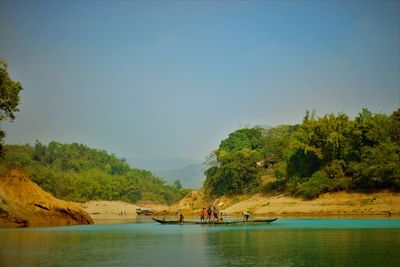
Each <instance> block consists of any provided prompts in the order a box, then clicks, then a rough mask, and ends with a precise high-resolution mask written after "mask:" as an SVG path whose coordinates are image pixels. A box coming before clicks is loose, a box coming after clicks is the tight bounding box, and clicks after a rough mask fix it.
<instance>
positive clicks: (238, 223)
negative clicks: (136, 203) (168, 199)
mask: <svg viewBox="0 0 400 267" xmlns="http://www.w3.org/2000/svg"><path fill="white" fill-rule="evenodd" d="M152 219H153V220H154V221H156V222H158V223H161V224H204V225H232V224H233V225H240V224H265V223H272V222H274V221H276V220H277V219H278V218H274V219H265V220H250V221H247V222H246V221H218V222H198V221H183V222H180V221H165V220H159V219H155V218H152Z"/></svg>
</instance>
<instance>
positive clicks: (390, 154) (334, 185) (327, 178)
mask: <svg viewBox="0 0 400 267" xmlns="http://www.w3.org/2000/svg"><path fill="white" fill-rule="evenodd" d="M399 141H400V109H398V110H396V111H394V112H393V114H391V115H390V116H388V115H386V114H380V113H378V114H372V113H371V112H370V111H369V110H368V109H363V110H362V111H361V112H360V113H359V114H358V116H357V117H356V118H355V119H354V120H351V119H350V118H349V117H348V116H347V115H346V114H343V113H340V114H338V115H334V114H327V115H324V116H322V117H320V118H316V116H315V113H314V112H312V113H311V112H308V111H307V112H306V115H305V117H304V119H303V122H302V123H301V124H299V125H294V126H278V127H274V128H266V129H263V128H260V127H255V128H251V129H240V130H237V131H235V132H233V133H231V134H230V135H229V137H228V138H227V139H225V140H223V141H222V142H221V145H220V146H219V148H218V149H217V150H216V151H215V152H213V154H214V157H212V156H211V157H210V158H209V162H211V164H209V168H208V169H207V170H206V172H205V174H206V181H205V183H204V187H205V189H206V191H207V192H208V193H209V194H211V195H224V194H239V193H245V192H249V191H263V192H271V191H285V192H289V193H291V194H294V195H301V196H305V197H308V198H313V197H317V196H318V195H319V194H321V193H323V192H328V191H339V190H364V191H371V190H378V189H383V188H387V189H390V190H395V191H398V190H400V158H399V154H400V142H399ZM210 159H214V160H210ZM271 174H272V176H273V181H272V182H269V183H262V179H261V177H263V176H265V175H271Z"/></svg>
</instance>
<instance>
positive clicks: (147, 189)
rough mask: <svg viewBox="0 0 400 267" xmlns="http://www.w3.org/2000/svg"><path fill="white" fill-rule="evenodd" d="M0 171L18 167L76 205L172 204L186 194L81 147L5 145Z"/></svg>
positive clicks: (178, 187)
mask: <svg viewBox="0 0 400 267" xmlns="http://www.w3.org/2000/svg"><path fill="white" fill-rule="evenodd" d="M4 152H5V153H4V154H5V155H4V158H3V159H2V160H1V161H0V168H1V169H2V170H3V171H5V170H7V169H9V168H13V167H19V168H23V169H25V170H26V172H27V173H28V174H29V175H30V177H31V178H32V180H33V181H34V182H36V183H37V184H38V185H39V186H40V187H42V188H43V189H44V190H46V191H48V192H50V193H52V194H53V195H54V196H56V197H58V198H61V199H66V200H73V201H87V200H95V199H103V200H125V201H129V202H137V201H140V200H142V201H154V202H158V203H164V204H171V203H174V202H177V201H179V200H180V199H181V198H182V197H183V196H184V195H185V194H186V193H187V190H185V189H182V186H181V184H180V183H179V181H177V182H175V183H174V184H167V183H166V182H165V181H164V180H163V179H162V178H159V177H157V176H154V175H153V174H152V173H151V172H149V171H146V170H140V169H136V168H132V167H130V166H129V165H128V164H127V163H126V162H125V160H124V159H119V158H117V157H116V156H115V155H110V154H108V153H107V152H106V151H104V150H98V149H92V148H89V147H87V146H85V145H82V144H76V143H73V144H61V143H58V142H50V143H49V144H48V145H47V146H46V145H44V144H42V143H40V142H39V141H37V142H36V144H35V146H33V147H32V146H31V145H29V144H27V145H24V146H19V145H5V146H4Z"/></svg>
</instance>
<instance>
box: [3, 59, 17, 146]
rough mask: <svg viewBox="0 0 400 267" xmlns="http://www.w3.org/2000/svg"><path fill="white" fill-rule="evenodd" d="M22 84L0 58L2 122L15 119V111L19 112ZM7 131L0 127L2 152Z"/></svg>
mask: <svg viewBox="0 0 400 267" xmlns="http://www.w3.org/2000/svg"><path fill="white" fill-rule="evenodd" d="M21 90H22V86H21V84H20V83H19V82H15V81H13V80H12V79H11V77H10V76H9V74H8V72H7V62H6V61H5V60H4V59H0V122H1V121H3V120H7V119H8V120H10V121H14V119H15V115H14V113H15V112H18V111H19V110H18V104H19V100H20V99H19V93H20V91H21ZM5 136H6V133H5V132H4V131H3V130H1V129H0V154H2V152H3V142H4V137H5Z"/></svg>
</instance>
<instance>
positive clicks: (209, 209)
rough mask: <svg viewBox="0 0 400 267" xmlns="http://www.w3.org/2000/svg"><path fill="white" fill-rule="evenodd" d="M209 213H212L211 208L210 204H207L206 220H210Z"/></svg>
mask: <svg viewBox="0 0 400 267" xmlns="http://www.w3.org/2000/svg"><path fill="white" fill-rule="evenodd" d="M211 214H212V210H211V206H209V207H208V209H207V220H208V222H210V221H211Z"/></svg>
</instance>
